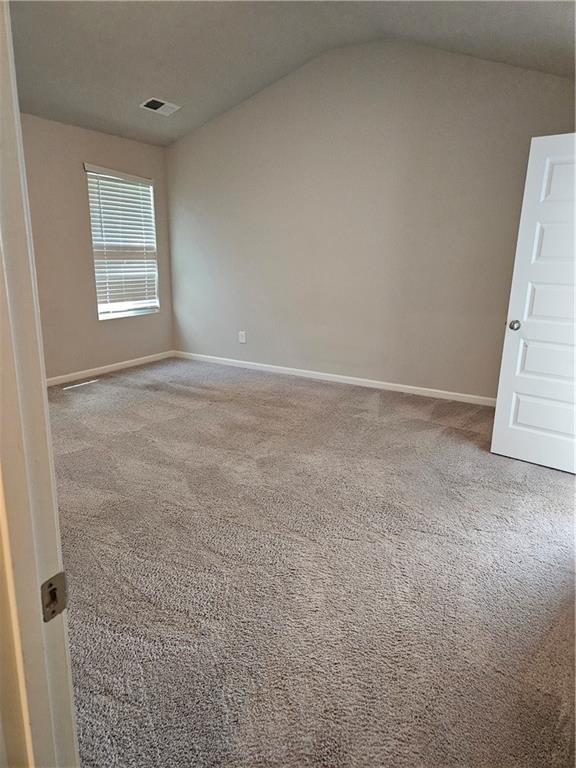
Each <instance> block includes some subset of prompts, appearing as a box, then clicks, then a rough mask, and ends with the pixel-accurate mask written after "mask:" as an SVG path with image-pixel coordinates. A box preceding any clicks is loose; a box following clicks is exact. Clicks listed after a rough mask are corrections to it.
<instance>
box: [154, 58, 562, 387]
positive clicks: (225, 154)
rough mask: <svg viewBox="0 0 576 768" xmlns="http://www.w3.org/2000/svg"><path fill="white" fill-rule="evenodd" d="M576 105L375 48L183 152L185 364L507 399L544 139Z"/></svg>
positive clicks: (173, 210)
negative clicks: (531, 202) (517, 261)
mask: <svg viewBox="0 0 576 768" xmlns="http://www.w3.org/2000/svg"><path fill="white" fill-rule="evenodd" d="M571 94H572V84H571V83H570V82H569V81H567V80H563V79H561V78H558V77H553V76H547V75H543V74H538V73H535V72H530V71H526V70H522V69H518V68H514V67H509V66H505V65H500V64H494V63H490V62H485V61H482V60H479V59H474V58H471V57H467V56H460V55H455V54H449V53H444V52H442V51H438V50H434V49H430V48H423V47H418V46H412V45H405V44H399V43H393V44H385V43H384V44H371V45H365V46H356V47H351V48H345V49H340V50H337V51H333V52H330V53H328V54H325V55H323V56H321V57H320V58H318V59H316V60H314V61H313V62H311V63H310V64H308V65H306V66H305V67H303V68H302V69H300V70H298V71H296V72H295V73H293V74H291V75H289V76H288V77H286V78H284V79H283V80H281V81H280V82H278V83H276V84H275V85H273V86H271V87H270V88H268V89H266V90H264V91H262V92H260V93H259V94H257V95H256V96H255V97H254V98H252V99H250V100H249V101H247V102H244V103H243V104H241V105H240V106H239V107H237V108H235V109H234V110H232V111H230V112H228V113H226V114H225V115H223V116H222V117H220V118H218V119H216V120H213V121H212V122H210V123H208V124H206V125H205V126H204V127H202V128H200V129H199V130H197V131H195V132H194V133H192V134H190V135H189V136H187V137H185V138H184V139H182V140H180V141H178V142H177V143H176V144H174V145H172V147H171V148H169V150H168V168H169V201H170V217H171V242H172V274H173V301H174V322H175V345H176V348H178V349H182V350H186V351H193V352H199V353H205V354H211V355H219V356H224V357H232V358H241V359H246V360H252V361H258V362H266V363H273V364H279V365H287V366H292V367H298V368H309V369H316V370H320V371H328V372H336V373H343V374H348V375H353V376H362V377H368V378H373V379H380V380H385V381H391V382H396V383H401V384H410V385H415V386H424V387H433V388H438V389H445V390H450V391H457V392H464V393H469V394H479V395H487V396H494V395H495V393H496V385H497V376H498V368H499V361H500V352H501V344H502V337H503V331H504V321H505V317H506V307H507V301H508V294H509V289H510V278H511V273H512V265H513V259H514V249H515V240H516V232H517V227H518V219H519V213H520V207H521V200H522V191H523V184H524V175H525V170H526V163H527V159H528V151H529V144H530V137H531V136H534V135H543V134H551V133H562V132H567V131H571V130H573V122H572V115H573V100H572V96H571ZM240 329H243V330H244V329H245V330H247V332H248V343H247V344H246V345H239V344H238V342H237V331H238V330H240Z"/></svg>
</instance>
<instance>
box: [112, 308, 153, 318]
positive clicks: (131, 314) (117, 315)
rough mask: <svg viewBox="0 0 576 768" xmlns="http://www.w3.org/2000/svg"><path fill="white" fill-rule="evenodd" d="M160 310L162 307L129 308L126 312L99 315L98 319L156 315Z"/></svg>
mask: <svg viewBox="0 0 576 768" xmlns="http://www.w3.org/2000/svg"><path fill="white" fill-rule="evenodd" d="M156 312H160V307H153V308H150V309H128V310H126V311H125V312H110V313H107V314H102V315H100V314H99V315H98V320H117V319H118V320H119V319H120V318H121V317H138V316H139V315H154V314H156Z"/></svg>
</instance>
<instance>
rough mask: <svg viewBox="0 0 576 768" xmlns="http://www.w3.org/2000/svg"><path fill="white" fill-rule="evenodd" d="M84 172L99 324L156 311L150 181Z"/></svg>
mask: <svg viewBox="0 0 576 768" xmlns="http://www.w3.org/2000/svg"><path fill="white" fill-rule="evenodd" d="M85 169H86V176H87V179H88V197H89V202H90V221H91V228H92V250H93V254H94V272H95V275H96V294H97V298H98V317H99V319H100V320H104V319H107V318H111V317H126V316H129V315H140V314H147V313H149V312H157V311H158V309H159V308H160V302H159V300H158V262H157V258H156V224H155V219H154V187H153V184H152V182H151V181H150V180H148V179H139V178H137V177H134V176H127V175H124V174H122V173H117V172H116V171H108V170H106V169H105V168H97V167H95V166H90V165H85Z"/></svg>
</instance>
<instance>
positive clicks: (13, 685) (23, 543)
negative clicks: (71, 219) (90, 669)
mask: <svg viewBox="0 0 576 768" xmlns="http://www.w3.org/2000/svg"><path fill="white" fill-rule="evenodd" d="M0 337H1V339H0V340H1V343H0V720H1V721H2V728H1V729H0V730H1V732H2V737H3V739H2V741H3V744H2V749H1V750H0V761H1V760H4V761H5V762H6V763H7V764H8V765H9V766H24V765H25V766H29V767H30V768H51V767H52V766H58V768H64V766H65V767H66V768H73V766H77V765H78V764H79V761H78V752H77V747H76V733H75V722H74V709H73V701H72V684H71V675H70V660H69V656H68V636H67V628H66V620H67V617H66V611H64V612H62V613H59V614H56V615H54V616H53V618H51V619H50V620H47V621H44V620H43V611H42V600H41V585H42V584H43V583H44V582H46V583H50V580H51V579H52V577H53V576H54V575H55V574H57V573H58V572H59V571H61V569H62V558H61V554H60V537H59V532H58V511H57V504H56V495H55V491H54V476H53V469H52V450H51V441H50V427H49V424H48V416H47V399H46V379H45V373H44V360H43V355H42V338H41V333H40V320H39V312H38V299H37V292H36V275H35V271H34V259H33V253H32V239H31V234H30V222H29V211H28V195H27V190H26V177H25V173H24V157H23V151H22V136H21V130H20V112H19V110H18V98H17V94H16V80H15V76H14V59H13V51H12V35H11V31H10V13H9V8H8V3H7V2H0ZM52 594H54V593H52ZM59 594H60V593H59ZM46 602H49V600H47V601H46ZM52 610H54V609H52ZM47 618H48V617H47ZM2 752H3V753H4V754H2Z"/></svg>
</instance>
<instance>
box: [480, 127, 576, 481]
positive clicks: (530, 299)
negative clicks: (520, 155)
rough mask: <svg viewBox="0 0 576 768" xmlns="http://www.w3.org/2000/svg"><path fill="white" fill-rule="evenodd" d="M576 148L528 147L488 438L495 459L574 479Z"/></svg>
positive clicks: (559, 142) (558, 143) (553, 142)
mask: <svg viewBox="0 0 576 768" xmlns="http://www.w3.org/2000/svg"><path fill="white" fill-rule="evenodd" d="M574 140H575V136H574V134H563V135H561V136H543V137H539V138H535V139H533V140H532V145H531V149H530V159H529V163H528V172H527V175H526V186H525V189H524V200H523V203H522V215H521V218H520V227H519V231H518V245H517V249H516V261H515V264H514V275H513V278H512V289H511V292H510V305H509V310H508V321H507V327H506V334H505V338H504V349H503V354H502V366H501V370H500V382H499V387H498V399H497V403H496V416H495V421H494V434H493V438H492V451H493V452H494V453H500V454H503V455H505V456H511V457H513V458H517V459H523V460H525V461H531V462H535V463H537V464H544V465H546V466H549V467H554V468H556V469H562V470H564V471H568V472H574V471H575V439H574V435H575V412H574V397H575V386H574V381H575V379H574V373H575V371H574V342H575V330H574V320H575V317H574V311H575V306H574V282H575V281H574V275H575V267H576V254H575V251H574V201H575V193H574V173H575V153H574ZM513 321H518V323H517V324H515V325H514V324H513V326H512V327H510V323H511V322H513ZM517 326H518V327H517Z"/></svg>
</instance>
